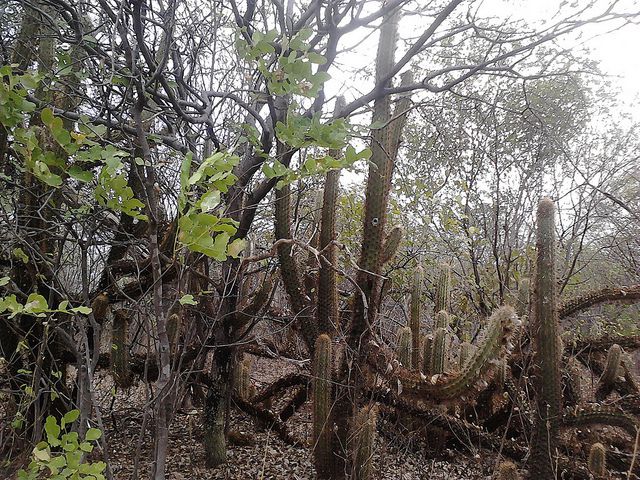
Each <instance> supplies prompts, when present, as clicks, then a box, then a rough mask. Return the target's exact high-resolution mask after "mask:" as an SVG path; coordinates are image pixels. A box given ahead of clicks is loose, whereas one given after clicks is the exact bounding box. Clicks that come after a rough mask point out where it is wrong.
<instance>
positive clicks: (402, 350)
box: [397, 327, 412, 368]
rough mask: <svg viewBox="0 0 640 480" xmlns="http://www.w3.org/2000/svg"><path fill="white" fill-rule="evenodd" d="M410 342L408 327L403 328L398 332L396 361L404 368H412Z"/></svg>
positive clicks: (410, 334)
mask: <svg viewBox="0 0 640 480" xmlns="http://www.w3.org/2000/svg"><path fill="white" fill-rule="evenodd" d="M411 340H412V332H411V329H410V328H409V327H403V328H401V329H400V332H398V341H397V349H398V361H399V362H400V363H401V364H402V365H404V367H405V368H411V367H412V360H411V358H412V357H411Z"/></svg>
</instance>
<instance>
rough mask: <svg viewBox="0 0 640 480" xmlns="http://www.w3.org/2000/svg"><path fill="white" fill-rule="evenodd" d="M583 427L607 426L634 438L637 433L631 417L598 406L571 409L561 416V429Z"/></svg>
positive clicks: (612, 409)
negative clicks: (619, 429)
mask: <svg viewBox="0 0 640 480" xmlns="http://www.w3.org/2000/svg"><path fill="white" fill-rule="evenodd" d="M585 425H609V426H611V427H618V428H621V429H622V430H624V431H625V432H627V433H628V434H629V435H631V436H632V437H633V438H635V436H636V433H637V431H638V427H639V425H638V422H637V420H636V419H635V418H634V417H633V416H631V415H627V414H626V413H624V412H621V411H620V410H616V409H614V408H610V407H602V406H600V405H592V406H588V407H580V408H571V409H567V410H565V413H564V414H563V415H562V426H563V427H583V426H585Z"/></svg>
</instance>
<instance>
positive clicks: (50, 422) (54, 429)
mask: <svg viewBox="0 0 640 480" xmlns="http://www.w3.org/2000/svg"><path fill="white" fill-rule="evenodd" d="M44 431H45V432H47V436H48V441H49V443H51V439H52V438H54V439H56V440H57V439H58V436H59V435H60V426H59V425H58V422H57V421H56V419H55V417H52V416H51V415H49V416H48V417H47V419H46V421H45V422H44Z"/></svg>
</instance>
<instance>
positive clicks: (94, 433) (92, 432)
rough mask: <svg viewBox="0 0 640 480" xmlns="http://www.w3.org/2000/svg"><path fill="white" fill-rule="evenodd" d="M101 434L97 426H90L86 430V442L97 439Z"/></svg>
mask: <svg viewBox="0 0 640 480" xmlns="http://www.w3.org/2000/svg"><path fill="white" fill-rule="evenodd" d="M101 436H102V432H101V431H100V429H98V428H90V429H89V430H87V434H86V435H85V437H84V438H85V440H86V441H88V442H93V441H95V440H98V439H99V438H100V437H101Z"/></svg>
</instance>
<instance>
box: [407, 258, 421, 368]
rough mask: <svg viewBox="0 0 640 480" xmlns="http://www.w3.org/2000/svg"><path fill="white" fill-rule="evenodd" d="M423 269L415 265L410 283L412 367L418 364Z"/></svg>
mask: <svg viewBox="0 0 640 480" xmlns="http://www.w3.org/2000/svg"><path fill="white" fill-rule="evenodd" d="M423 276H424V271H423V269H422V266H420V265H417V266H416V268H415V270H414V272H413V279H412V284H411V311H410V315H409V327H410V328H411V363H412V365H413V368H416V369H417V368H418V367H419V365H420V299H421V296H422V279H423Z"/></svg>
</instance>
